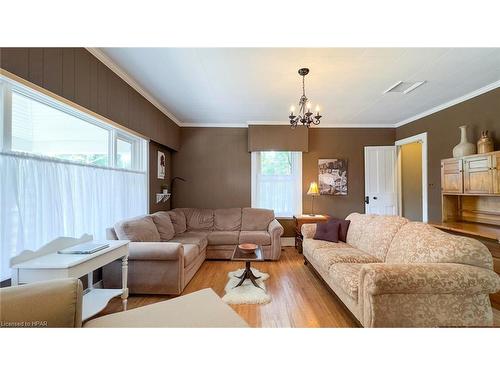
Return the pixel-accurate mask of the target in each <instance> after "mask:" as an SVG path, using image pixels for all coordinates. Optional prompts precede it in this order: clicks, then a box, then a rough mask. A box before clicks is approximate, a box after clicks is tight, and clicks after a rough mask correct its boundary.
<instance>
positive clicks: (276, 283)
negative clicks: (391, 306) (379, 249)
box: [100, 247, 500, 328]
mask: <svg viewBox="0 0 500 375" xmlns="http://www.w3.org/2000/svg"><path fill="white" fill-rule="evenodd" d="M243 266H244V264H243V263H240V262H231V261H219V260H207V261H205V262H204V263H203V265H202V266H201V268H200V269H199V270H198V272H197V273H196V275H195V276H194V277H193V279H192V280H191V281H190V283H189V284H188V286H187V287H186V289H185V290H184V292H183V293H182V294H183V295H184V294H189V293H192V292H194V291H196V290H200V289H204V288H212V289H213V290H214V291H215V292H216V293H217V294H218V295H219V296H221V297H222V296H223V295H224V286H225V285H226V283H227V273H228V272H230V271H234V270H235V269H237V268H238V267H239V268H242V267H243ZM255 267H256V268H258V269H259V270H261V271H263V272H266V273H269V275H270V277H269V279H268V280H267V281H266V285H267V288H268V292H269V293H270V294H271V298H272V301H271V302H270V303H268V304H266V305H231V307H232V308H233V309H234V310H235V311H236V312H237V313H238V314H239V315H240V316H241V317H242V318H243V319H245V320H246V321H247V322H248V324H249V325H250V326H252V327H302V328H307V327H358V326H359V324H358V323H357V321H356V319H355V318H354V317H353V316H352V315H351V313H350V312H349V311H348V310H347V309H346V308H345V306H344V305H343V304H342V302H340V300H338V299H337V297H336V296H335V295H334V294H333V293H332V292H331V291H330V290H329V289H328V287H327V286H326V284H324V283H323V281H322V280H321V279H320V278H319V276H317V275H316V274H315V273H314V271H313V270H312V269H311V268H310V267H308V266H305V265H304V261H303V257H302V255H301V254H298V253H297V250H295V248H293V247H284V248H283V252H282V254H281V259H280V260H279V261H277V262H262V263H255ZM169 298H171V297H167V296H156V295H155V296H151V295H131V296H130V297H129V299H128V307H129V309H133V308H136V307H140V306H145V305H148V304H150V303H155V302H160V301H164V300H167V299H169ZM118 311H121V301H120V300H119V299H113V300H112V301H111V302H110V303H109V305H108V307H107V308H106V309H105V310H104V311H103V312H102V313H101V314H100V315H105V314H110V313H113V312H118ZM494 320H495V326H500V311H499V310H494Z"/></svg>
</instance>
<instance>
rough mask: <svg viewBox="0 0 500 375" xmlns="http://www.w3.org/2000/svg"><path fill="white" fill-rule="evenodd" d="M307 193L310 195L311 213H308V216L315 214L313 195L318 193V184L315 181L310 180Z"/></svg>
mask: <svg viewBox="0 0 500 375" xmlns="http://www.w3.org/2000/svg"><path fill="white" fill-rule="evenodd" d="M307 195H312V203H311V213H310V214H309V216H315V215H314V197H315V196H316V195H319V189H318V184H317V183H316V182H311V184H310V185H309V190H308V191H307Z"/></svg>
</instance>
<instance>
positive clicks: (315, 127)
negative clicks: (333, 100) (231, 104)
mask: <svg viewBox="0 0 500 375" xmlns="http://www.w3.org/2000/svg"><path fill="white" fill-rule="evenodd" d="M247 125H285V126H290V122H288V121H247ZM299 126H302V125H299ZM322 128H325V129H328V128H394V124H319V125H312V126H311V129H322Z"/></svg>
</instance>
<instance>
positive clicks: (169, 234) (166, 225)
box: [151, 211, 175, 241]
mask: <svg viewBox="0 0 500 375" xmlns="http://www.w3.org/2000/svg"><path fill="white" fill-rule="evenodd" d="M151 217H152V219H153V222H154V223H155V225H156V229H158V233H160V239H161V240H162V241H169V240H171V239H172V238H174V236H175V229H174V225H173V224H172V221H171V220H170V215H169V214H168V212H165V211H160V212H156V213H154V214H152V215H151Z"/></svg>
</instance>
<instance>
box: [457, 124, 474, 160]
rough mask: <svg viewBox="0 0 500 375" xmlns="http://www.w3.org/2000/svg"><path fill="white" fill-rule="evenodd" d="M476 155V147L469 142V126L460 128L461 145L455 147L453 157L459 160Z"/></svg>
mask: <svg viewBox="0 0 500 375" xmlns="http://www.w3.org/2000/svg"><path fill="white" fill-rule="evenodd" d="M475 153H476V145H475V144H474V143H470V142H469V141H468V140H467V125H462V126H460V143H459V144H458V145H456V146H455V147H453V157H454V158H459V157H462V156H467V155H474V154H475Z"/></svg>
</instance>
